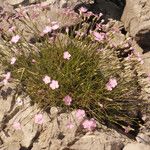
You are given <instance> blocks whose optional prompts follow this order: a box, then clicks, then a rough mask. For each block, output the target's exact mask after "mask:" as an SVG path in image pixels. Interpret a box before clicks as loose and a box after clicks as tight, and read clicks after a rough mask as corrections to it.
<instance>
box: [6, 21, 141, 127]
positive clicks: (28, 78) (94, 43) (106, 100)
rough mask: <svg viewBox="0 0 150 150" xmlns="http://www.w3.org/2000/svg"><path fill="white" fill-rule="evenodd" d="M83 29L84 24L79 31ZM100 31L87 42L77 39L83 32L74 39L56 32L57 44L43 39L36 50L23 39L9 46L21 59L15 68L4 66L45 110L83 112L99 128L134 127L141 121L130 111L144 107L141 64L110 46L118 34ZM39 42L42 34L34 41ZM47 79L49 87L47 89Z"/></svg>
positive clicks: (88, 38)
mask: <svg viewBox="0 0 150 150" xmlns="http://www.w3.org/2000/svg"><path fill="white" fill-rule="evenodd" d="M99 25H101V23H100V24H99ZM84 28H85V26H84V24H83V25H82V27H81V31H82V29H84ZM99 28H100V27H98V28H96V30H95V31H90V32H89V34H88V35H87V34H86V36H85V35H83V36H79V32H81V31H78V34H77V35H73V36H71V35H70V34H68V32H66V33H64V34H60V33H59V32H61V31H58V32H57V31H56V32H55V34H54V35H55V36H54V38H53V39H52V38H49V35H48V34H44V35H42V40H38V42H37V43H35V44H34V45H33V44H29V43H28V42H27V41H26V40H24V38H23V37H21V35H20V37H21V38H20V39H19V41H18V42H16V43H15V44H14V43H10V42H5V44H6V48H8V49H12V51H14V49H19V54H16V53H14V54H13V55H14V57H15V58H16V62H15V63H12V64H10V59H9V60H8V61H7V62H6V61H5V65H7V66H8V67H7V70H9V71H11V73H12V77H13V78H15V79H18V81H19V83H20V84H21V85H22V89H23V90H24V91H25V92H26V93H27V94H28V95H29V96H30V97H31V99H32V102H33V103H37V104H38V105H39V106H40V107H41V108H43V109H47V108H50V107H52V106H56V107H61V108H62V109H63V110H73V109H84V110H85V111H86V113H87V114H88V116H90V117H93V118H95V119H96V120H98V121H99V122H105V121H108V122H111V123H116V124H119V125H121V126H124V125H131V126H132V124H133V122H134V121H135V118H136V117H137V116H134V115H133V116H132V111H133V110H136V109H140V106H141V105H142V104H141V100H139V95H140V86H139V84H138V80H137V77H136V69H135V68H136V67H135V66H137V65H138V61H137V60H136V57H135V56H134V55H132V56H131V57H132V58H131V59H130V60H124V59H122V60H120V58H118V51H117V50H118V49H119V48H120V49H121V46H122V44H120V45H119V43H118V45H119V46H118V47H117V46H116V47H115V46H112V45H111V44H110V39H113V34H115V33H113V32H112V31H108V32H109V34H106V33H105V32H103V34H105V35H103V34H101V35H99V34H98V33H99V31H100V30H99ZM101 32H102V30H101V31H100V33H101ZM16 34H17V33H16ZM16 34H15V35H16ZM18 34H19V33H18ZM36 36H37V33H36ZM51 36H52V37H53V34H52V35H51ZM99 36H100V37H99ZM40 38H41V35H40V34H39V37H36V39H40ZM100 38H101V39H100ZM12 45H13V46H12ZM11 46H12V47H11ZM45 76H46V77H50V78H49V79H50V80H51V81H48V80H47V83H46V81H45V80H44V79H45ZM52 82H55V83H52ZM67 100H68V101H67ZM133 114H134V113H133Z"/></svg>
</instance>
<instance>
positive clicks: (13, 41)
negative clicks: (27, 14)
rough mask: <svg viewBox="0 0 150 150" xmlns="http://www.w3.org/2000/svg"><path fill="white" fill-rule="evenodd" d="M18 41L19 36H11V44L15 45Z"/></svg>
mask: <svg viewBox="0 0 150 150" xmlns="http://www.w3.org/2000/svg"><path fill="white" fill-rule="evenodd" d="M19 39H20V36H19V35H16V36H13V37H12V39H11V42H12V43H17V42H18V41H19Z"/></svg>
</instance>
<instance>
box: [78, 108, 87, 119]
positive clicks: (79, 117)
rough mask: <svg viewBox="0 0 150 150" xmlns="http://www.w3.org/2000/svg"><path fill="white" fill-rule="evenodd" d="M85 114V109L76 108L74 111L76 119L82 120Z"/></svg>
mask: <svg viewBox="0 0 150 150" xmlns="http://www.w3.org/2000/svg"><path fill="white" fill-rule="evenodd" d="M85 116H86V115H85V111H84V110H83V109H78V110H77V111H76V117H77V119H79V120H82V119H83V118H84V117H85Z"/></svg>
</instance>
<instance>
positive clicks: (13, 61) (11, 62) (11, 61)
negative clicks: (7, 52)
mask: <svg viewBox="0 0 150 150" xmlns="http://www.w3.org/2000/svg"><path fill="white" fill-rule="evenodd" d="M15 62H16V58H15V57H12V58H11V60H10V64H11V65H13V64H15Z"/></svg>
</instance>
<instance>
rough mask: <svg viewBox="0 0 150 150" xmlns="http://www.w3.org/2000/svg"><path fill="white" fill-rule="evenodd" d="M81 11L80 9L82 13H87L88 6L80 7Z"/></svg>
mask: <svg viewBox="0 0 150 150" xmlns="http://www.w3.org/2000/svg"><path fill="white" fill-rule="evenodd" d="M79 11H80V13H86V12H87V8H85V7H81V8H80V9H79Z"/></svg>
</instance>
